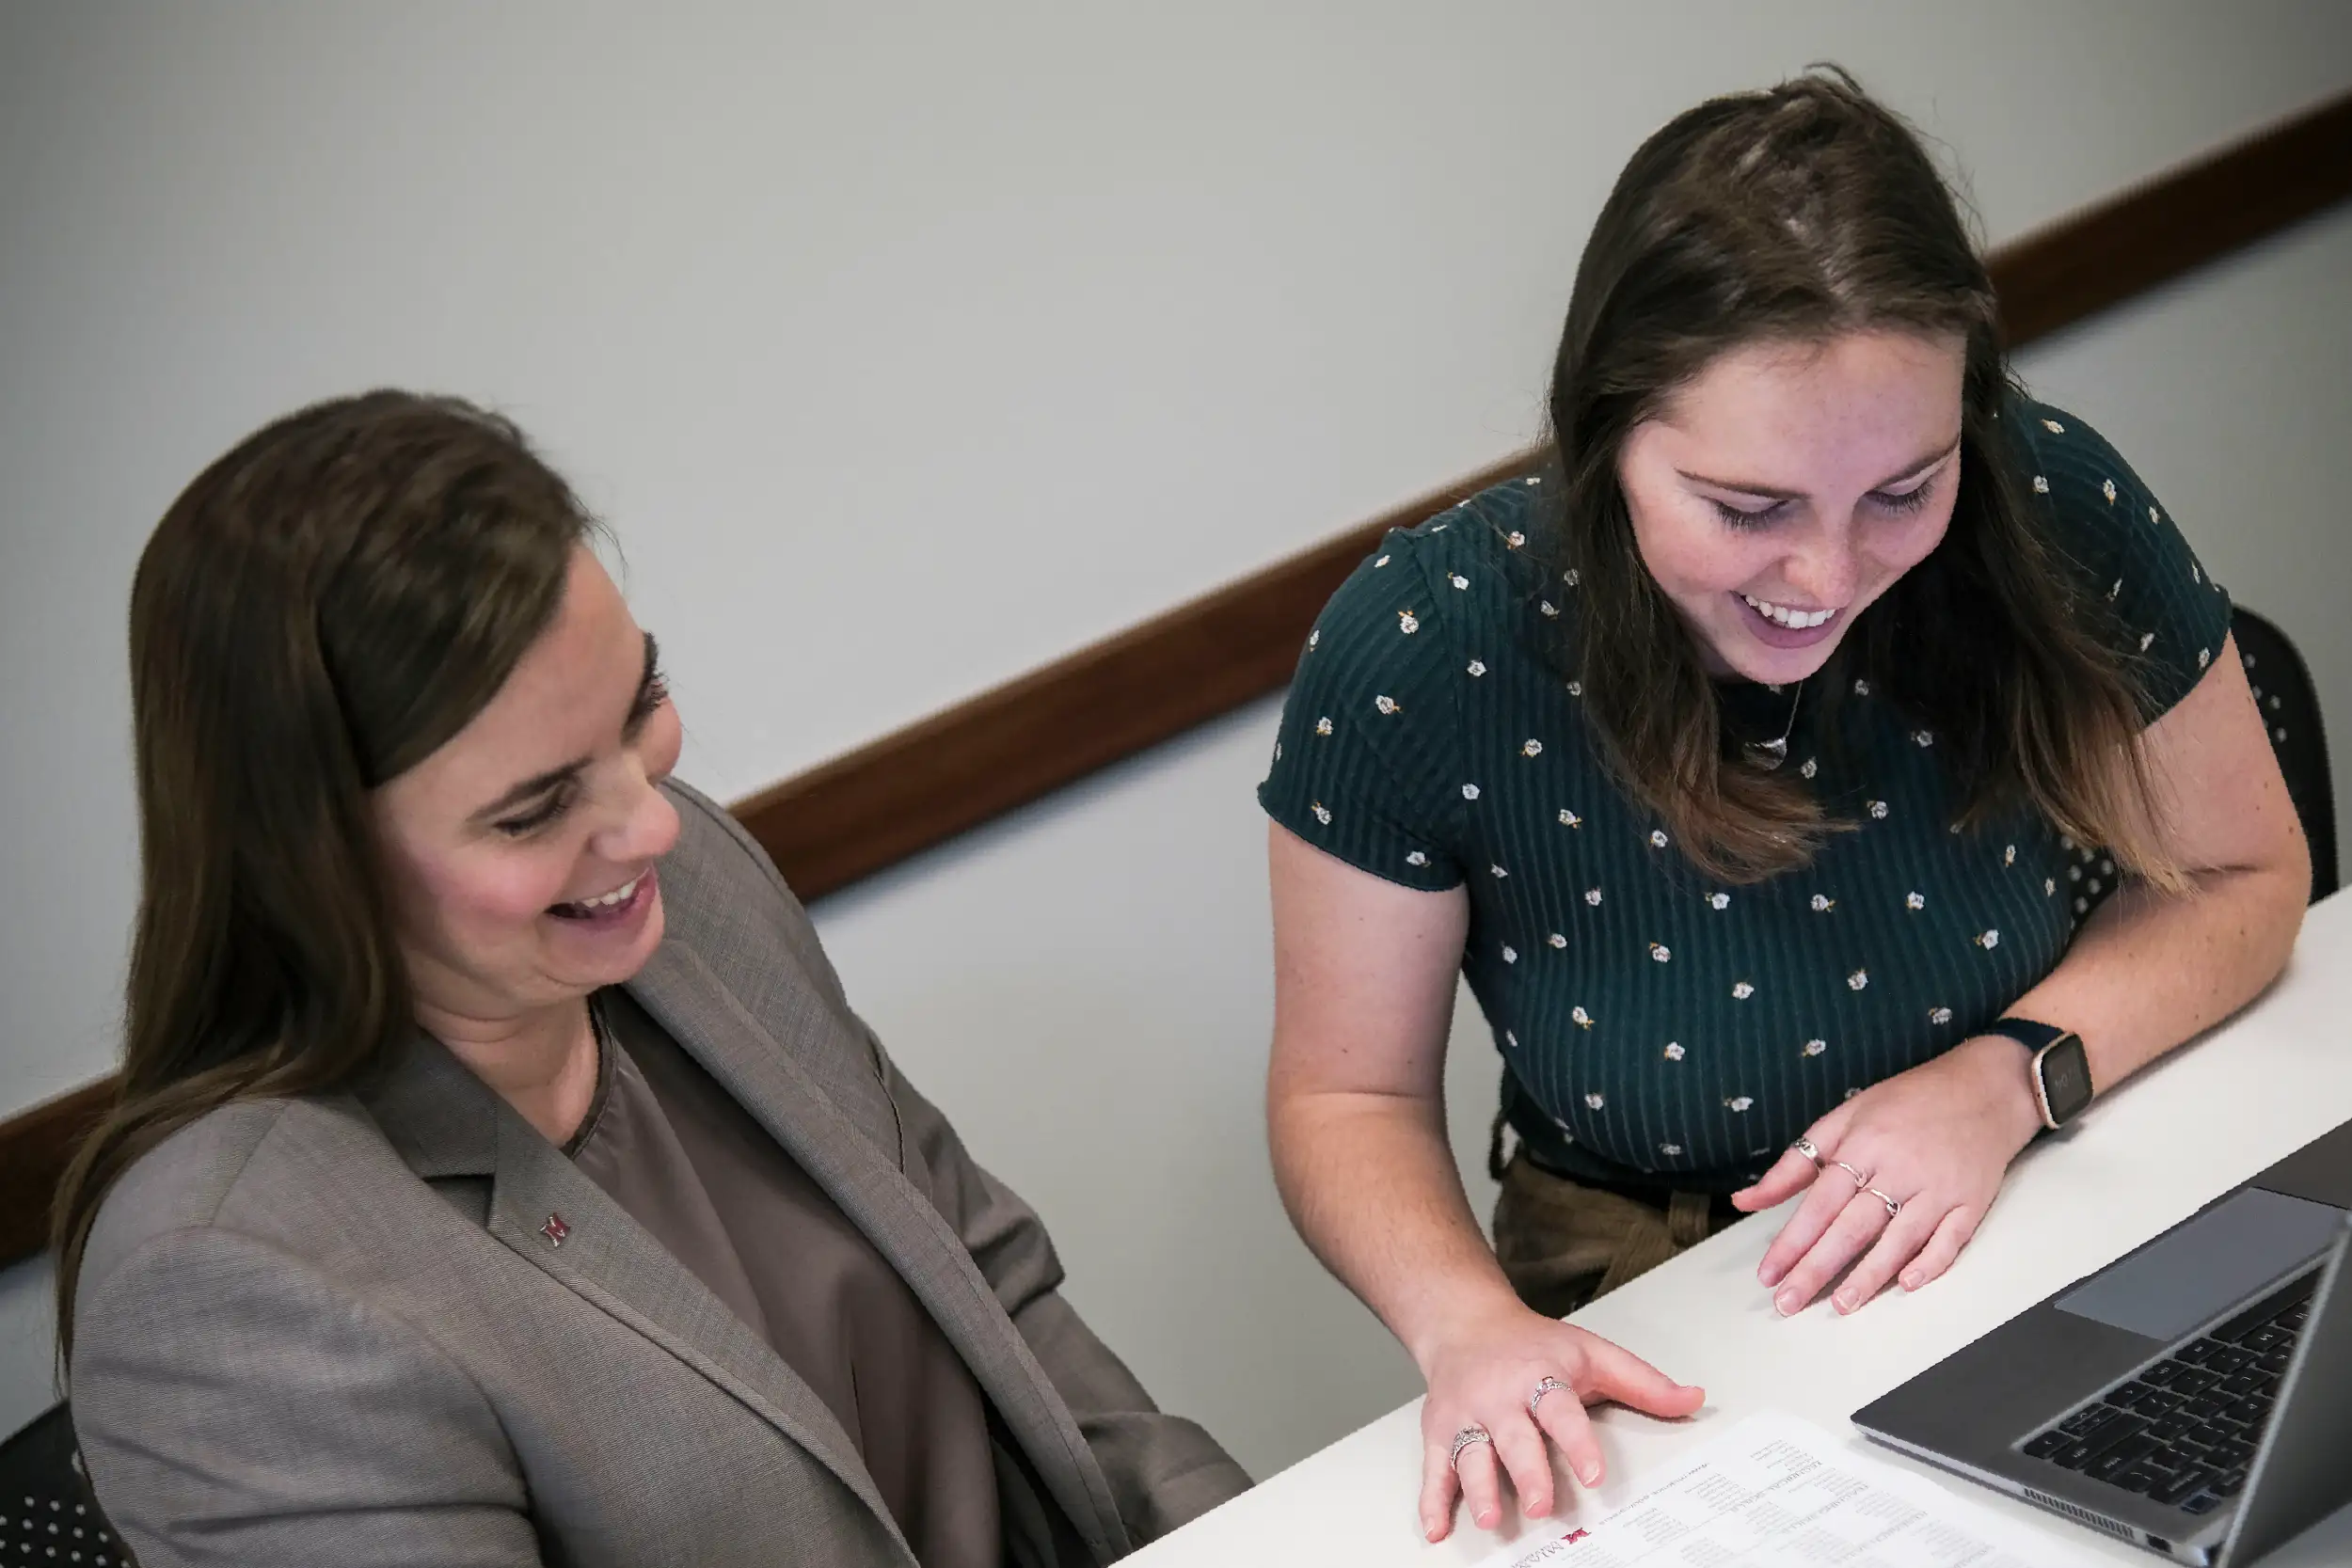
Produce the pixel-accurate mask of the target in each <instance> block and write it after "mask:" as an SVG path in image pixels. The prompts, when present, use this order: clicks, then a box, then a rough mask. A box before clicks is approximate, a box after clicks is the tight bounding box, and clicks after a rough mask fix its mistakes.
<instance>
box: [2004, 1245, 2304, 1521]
mask: <svg viewBox="0 0 2352 1568" xmlns="http://www.w3.org/2000/svg"><path fill="white" fill-rule="evenodd" d="M2317 1280H2318V1276H2317V1275H2313V1274H2307V1275H2303V1276H2302V1277H2301V1278H2299V1279H2296V1280H2294V1281H2291V1282H2290V1283H2288V1284H2287V1285H2285V1286H2283V1287H2281V1288H2280V1290H2278V1291H2273V1292H2271V1294H2270V1295H2268V1296H2266V1297H2265V1298H2264V1299H2263V1300H2261V1301H2259V1302H2257V1303H2255V1304H2254V1305H2253V1306H2252V1307H2248V1308H2247V1309H2246V1310H2245V1311H2243V1312H2241V1313H2239V1314H2238V1315H2237V1316H2236V1317H2234V1318H2233V1319H2231V1320H2230V1321H2229V1322H2228V1323H2223V1324H2222V1325H2221V1326H2220V1327H2219V1328H2217V1329H2215V1330H2214V1331H2213V1332H2212V1333H2211V1334H2208V1335H2203V1336H2201V1337H2200V1338H2195V1339H2191V1340H2189V1341H2188V1342H2187V1343H2185V1344H2183V1345H2179V1346H2176V1347H2175V1348H2174V1349H2173V1351H2172V1352H2171V1354H2169V1355H2167V1356H2166V1357H2165V1358H2164V1359H2163V1360H2161V1361H2158V1362H2156V1363H2155V1364H2154V1365H2153V1366H2148V1367H2143V1368H2141V1369H2140V1370H2138V1371H2137V1372H2136V1373H2134V1374H2133V1375H2132V1376H2131V1377H2129V1378H2126V1379H2125V1380H2124V1381H2123V1382H2122V1383H2119V1384H2117V1385H2116V1386H2114V1387H2112V1388H2110V1389H2108V1390H2107V1391H2106V1393H2104V1394H2102V1395H2100V1396H2099V1398H2098V1399H2096V1400H2094V1401H2093V1402H2090V1403H2089V1404H2087V1405H2084V1406H2083V1407H2082V1408H2081V1409H2079V1410H2077V1411H2075V1412H2074V1414H2073V1415H2071V1416H2069V1417H2067V1418H2066V1419H2064V1420H2063V1421H2060V1422H2059V1423H2058V1425H2056V1426H2054V1427H2051V1428H2050V1429H2049V1430H2047V1431H2046V1432H2042V1433H2037V1434H2035V1435H2034V1436H2033V1437H2030V1438H2028V1439H2027V1440H2026V1443H2025V1444H2024V1450H2025V1454H2026V1458H2028V1459H2040V1460H2043V1461H2046V1462H2047V1463H2049V1464H2052V1465H2058V1466H2059V1467H2060V1468H2062V1469H2068V1470H2073V1471H2075V1472H2077V1473H2078V1474H2081V1475H2085V1476H2089V1477H2090V1478H2091V1479H2092V1480H2093V1481H2105V1482H2106V1483H2107V1484H2108V1485H2110V1486H2120V1487H2122V1489H2123V1490H2124V1491H2126V1492H2137V1493H2138V1494H2139V1495H2140V1496H2142V1497H2147V1498H2149V1499H2151V1500H2152V1501H2154V1502H2158V1503H2163V1504H2165V1505H2167V1506H2169V1507H2173V1508H2178V1509H2180V1510H2181V1511H2182V1512H2183V1513H2187V1514H2190V1515H2192V1516H2194V1515H2201V1514H2206V1513H2212V1512H2213V1511H2214V1510H2215V1509H2217V1508H2219V1507H2220V1506H2221V1505H2222V1504H2223V1503H2224V1502H2226V1501H2228V1500H2229V1499H2230V1498H2232V1497H2236V1496H2237V1495H2238V1493H2239V1492H2241V1491H2243V1490H2244V1489H2245V1486H2246V1467H2247V1466H2248V1465H2251V1464H2252V1463H2253V1462H2254V1449H2255V1448H2256V1446H2257V1445H2258V1444H2260V1443H2261V1441H2262V1435H2263V1430H2264V1429H2265V1427H2267V1426H2268V1425H2269V1424H2270V1406H2271V1402H2272V1401H2273V1400H2274V1399H2275V1398H2277V1396H2278V1392H2279V1379H2280V1377H2281V1376H2283V1375H2284V1374H2285V1372H2286V1370H2287V1362H2288V1360H2289V1359H2290V1358H2291V1357H2292V1356H2293V1355H2294V1354H2295V1341H2296V1336H2297V1335H2299V1334H2300V1333H2301V1332H2302V1329H2303V1319H2304V1317H2305V1315H2306V1314H2307V1313H2308V1312H2309V1311H2310V1309H2311V1293H2312V1287H2313V1286H2314V1285H2315V1284H2316V1283H2317Z"/></svg>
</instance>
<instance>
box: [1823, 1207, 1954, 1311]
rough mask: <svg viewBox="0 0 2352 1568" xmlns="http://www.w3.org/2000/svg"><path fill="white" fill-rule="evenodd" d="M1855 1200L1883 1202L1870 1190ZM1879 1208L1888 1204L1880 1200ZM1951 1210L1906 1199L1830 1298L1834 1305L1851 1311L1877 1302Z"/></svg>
mask: <svg viewBox="0 0 2352 1568" xmlns="http://www.w3.org/2000/svg"><path fill="white" fill-rule="evenodd" d="M1855 1201H1856V1202H1869V1203H1878V1202H1879V1200H1878V1199H1877V1198H1875V1197H1872V1196H1870V1195H1869V1194H1867V1193H1865V1194H1863V1195H1862V1196H1861V1197H1860V1198H1857V1199H1856V1200H1855ZM1879 1207H1880V1209H1881V1210H1883V1209H1884V1208H1885V1207H1886V1206H1885V1205H1884V1204H1883V1203H1879ZM1947 1212H1949V1211H1948V1210H1947V1209H1945V1208H1944V1207H1943V1206H1942V1205H1940V1204H1934V1203H1930V1202H1927V1201H1925V1200H1924V1199H1921V1198H1911V1199H1908V1200H1906V1201H1905V1202H1904V1204H1903V1206H1902V1209H1901V1210H1900V1212H1898V1213H1897V1214H1896V1215H1895V1216H1894V1218H1892V1219H1890V1220H1889V1221H1887V1224H1886V1228H1885V1229H1884V1230H1882V1231H1880V1232H1879V1239H1878V1242H1877V1243H1876V1244H1874V1245H1873V1246H1872V1247H1871V1248H1870V1250H1869V1251H1868V1252H1867V1253H1865V1254H1863V1258H1862V1261H1861V1262H1859V1263H1856V1264H1855V1265H1854V1266H1853V1272H1852V1273H1851V1274H1850V1275H1846V1279H1845V1283H1843V1284H1842V1285H1840V1286H1838V1287H1837V1293H1836V1295H1833V1296H1832V1297H1830V1305H1831V1306H1833V1307H1836V1308H1837V1310H1839V1311H1840V1312H1851V1311H1854V1310H1856V1309H1857V1308H1859V1307H1865V1306H1867V1305H1868V1304H1869V1303H1870V1302H1872V1301H1875V1300H1876V1299H1877V1298H1878V1293H1879V1292H1880V1291H1883V1290H1885V1289H1886V1282H1887V1281H1888V1280H1890V1279H1892V1278H1894V1277H1895V1271H1896V1270H1897V1269H1899V1268H1901V1267H1902V1266H1903V1265H1904V1264H1905V1263H1908V1262H1910V1261H1911V1260H1912V1259H1914V1258H1916V1257H1917V1256H1918V1255H1919V1249H1920V1248H1921V1247H1923V1246H1926V1245H1927V1244H1928V1238H1929V1237H1930V1236H1932V1235H1934V1234H1935V1227H1936V1222H1937V1221H1939V1220H1941V1219H1942V1218H1943V1217H1944V1216H1945V1214H1946V1213H1947Z"/></svg>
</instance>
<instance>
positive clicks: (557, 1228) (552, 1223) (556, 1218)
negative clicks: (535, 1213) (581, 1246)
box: [539, 1214, 572, 1246]
mask: <svg viewBox="0 0 2352 1568" xmlns="http://www.w3.org/2000/svg"><path fill="white" fill-rule="evenodd" d="M571 1233H572V1227H570V1226H568V1225H565V1224H564V1216H563V1215H561V1214H549V1215H548V1223H547V1224H545V1225H543V1226H541V1227H539V1234H540V1235H542V1236H545V1237H546V1238H547V1239H548V1241H549V1242H550V1243H553V1244H555V1245H557V1246H562V1245H563V1244H564V1237H566V1236H568V1235H570V1234H571Z"/></svg>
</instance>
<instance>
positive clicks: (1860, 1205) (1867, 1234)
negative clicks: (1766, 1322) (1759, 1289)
mask: <svg viewBox="0 0 2352 1568" xmlns="http://www.w3.org/2000/svg"><path fill="white" fill-rule="evenodd" d="M1885 1228H1886V1207H1885V1205H1883V1204H1882V1203H1881V1202H1879V1200H1878V1199H1877V1198H1874V1197H1870V1196H1867V1195H1865V1194H1863V1193H1859V1192H1857V1193H1856V1194H1855V1195H1854V1196H1852V1197H1851V1198H1849V1199H1847V1201H1846V1206H1845V1207H1844V1208H1843V1209H1841V1210H1839V1211H1838V1212H1837V1217H1836V1219H1835V1220H1833V1221H1832V1222H1831V1223H1830V1227H1829V1229H1828V1230H1826V1231H1824V1232H1823V1233H1822V1235H1821V1239H1820V1241H1818V1242H1816V1243H1813V1247H1812V1250H1811V1251H1809V1252H1807V1253H1806V1254H1805V1255H1804V1257H1803V1258H1800V1259H1797V1262H1796V1265H1795V1267H1793V1268H1791V1269H1790V1270H1789V1271H1788V1280H1787V1282H1786V1283H1784V1284H1783V1285H1782V1286H1781V1288H1780V1290H1779V1291H1776V1292H1775V1293H1774V1294H1773V1296H1772V1305H1773V1306H1774V1307H1778V1308H1779V1309H1780V1312H1781V1315H1782V1316H1783V1317H1788V1316H1789V1315H1791V1314H1793V1313H1797V1312H1802V1311H1804V1309H1805V1307H1808V1306H1810V1305H1812V1302H1813V1299H1814V1298H1815V1297H1816V1296H1818V1295H1820V1293H1821V1291H1822V1290H1823V1289H1824V1288H1825V1287H1826V1286H1827V1285H1828V1284H1829V1282H1830V1281H1831V1280H1833V1279H1835V1278H1836V1277H1837V1274H1838V1271H1839V1270H1841V1269H1843V1268H1844V1267H1845V1266H1846V1265H1847V1264H1849V1263H1851V1262H1852V1261H1853V1260H1854V1259H1856V1258H1859V1257H1861V1256H1862V1249H1863V1248H1864V1247H1867V1246H1868V1245H1869V1244H1870V1243H1871V1242H1872V1241H1873V1240H1875V1239H1876V1238H1877V1236H1878V1233H1879V1232H1880V1231H1882V1230H1883V1229H1885Z"/></svg>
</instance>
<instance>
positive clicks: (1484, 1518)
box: [1478, 1508, 1497, 1529]
mask: <svg viewBox="0 0 2352 1568" xmlns="http://www.w3.org/2000/svg"><path fill="white" fill-rule="evenodd" d="M1496 1512H1497V1511H1496V1510H1494V1509H1491V1508H1490V1509H1488V1510H1486V1513H1482V1514H1480V1515H1479V1516H1478V1528H1481V1529H1492V1528H1495V1514H1496Z"/></svg>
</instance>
